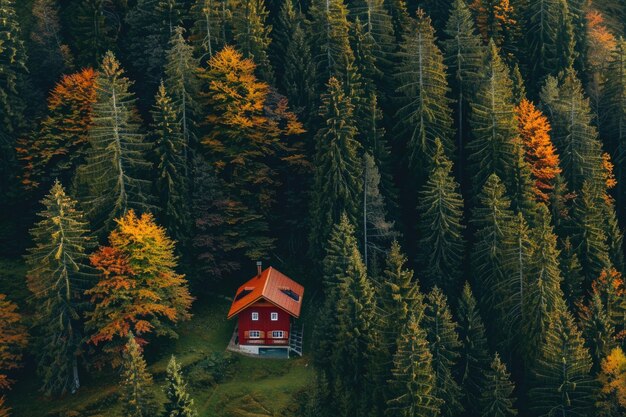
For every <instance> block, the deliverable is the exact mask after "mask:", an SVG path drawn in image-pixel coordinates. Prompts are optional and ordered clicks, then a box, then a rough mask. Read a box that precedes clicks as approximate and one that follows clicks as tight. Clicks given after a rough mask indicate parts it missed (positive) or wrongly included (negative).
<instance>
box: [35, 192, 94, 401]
mask: <svg viewBox="0 0 626 417" xmlns="http://www.w3.org/2000/svg"><path fill="white" fill-rule="evenodd" d="M42 203H43V205H44V209H43V211H41V212H40V213H39V217H41V221H39V222H38V223H37V224H36V225H35V227H34V228H33V229H31V235H32V238H33V241H34V243H35V246H34V247H33V248H32V249H30V253H29V255H28V256H27V264H28V266H29V271H28V274H27V283H28V288H29V289H30V291H31V292H32V294H33V298H34V300H35V304H34V308H35V317H34V327H35V329H34V330H35V332H34V333H35V350H34V352H35V355H36V356H37V371H38V373H39V375H40V377H41V379H42V388H41V389H42V391H43V392H45V393H46V395H63V394H65V393H66V392H68V391H70V392H72V393H74V392H76V390H78V388H79V387H80V379H79V376H78V358H79V357H80V356H81V351H82V344H83V335H82V334H81V333H82V325H81V323H80V318H81V315H82V313H83V310H84V309H85V300H84V298H83V297H82V293H83V292H84V291H85V290H86V289H88V286H87V285H86V283H85V282H86V281H87V280H88V278H87V277H88V275H87V266H86V265H87V254H86V252H87V251H89V249H90V248H91V247H92V246H93V243H92V242H91V240H90V238H89V231H88V226H87V222H86V221H85V219H84V216H83V213H81V212H80V211H79V210H78V209H77V208H76V205H77V203H76V201H74V200H72V199H71V198H70V197H69V196H67V195H66V194H65V190H64V189H63V187H62V186H61V184H60V183H59V182H58V181H57V182H55V183H54V185H53V186H52V189H51V190H50V193H49V194H48V195H47V196H46V197H45V198H44V199H43V201H42Z"/></svg>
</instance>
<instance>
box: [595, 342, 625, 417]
mask: <svg viewBox="0 0 626 417" xmlns="http://www.w3.org/2000/svg"><path fill="white" fill-rule="evenodd" d="M599 380H600V384H601V390H600V401H599V402H598V411H599V414H598V415H599V416H601V417H617V416H619V415H623V414H624V413H625V412H626V355H624V352H623V351H622V349H620V348H615V349H613V350H612V351H611V353H610V354H609V355H607V357H606V359H604V360H603V361H602V372H601V373H600V376H599Z"/></svg>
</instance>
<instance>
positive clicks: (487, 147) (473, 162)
mask: <svg viewBox="0 0 626 417" xmlns="http://www.w3.org/2000/svg"><path fill="white" fill-rule="evenodd" d="M483 71H484V72H483V82H482V83H481V86H480V88H479V90H478V92H477V93H476V98H475V100H474V102H473V103H472V104H471V116H470V126H471V128H472V136H473V139H472V140H471V141H470V142H469V144H468V151H469V157H468V158H469V162H470V170H469V172H470V173H471V175H473V177H474V181H473V183H474V191H475V192H476V193H478V192H479V191H480V190H481V189H482V187H483V185H484V184H485V182H486V181H487V179H488V177H489V175H491V174H492V173H494V174H496V175H497V176H498V177H500V179H501V180H502V181H504V182H505V184H507V186H509V185H510V181H509V179H510V175H511V171H512V167H513V165H514V163H515V158H516V155H515V152H514V142H515V139H516V137H517V122H516V120H515V111H514V103H513V93H512V84H511V79H510V77H509V70H508V69H507V67H506V64H505V63H504V62H502V58H500V53H499V51H498V48H497V47H496V45H495V44H494V43H493V42H490V44H489V48H488V50H487V58H486V61H485V63H484V70H483Z"/></svg>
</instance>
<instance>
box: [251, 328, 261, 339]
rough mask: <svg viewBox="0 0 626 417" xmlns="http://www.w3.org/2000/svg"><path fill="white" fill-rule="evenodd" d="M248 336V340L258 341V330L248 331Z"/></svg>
mask: <svg viewBox="0 0 626 417" xmlns="http://www.w3.org/2000/svg"><path fill="white" fill-rule="evenodd" d="M248 336H249V337H250V339H260V338H261V332H260V331H259V330H250V332H249V333H248Z"/></svg>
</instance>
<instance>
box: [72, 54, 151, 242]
mask: <svg viewBox="0 0 626 417" xmlns="http://www.w3.org/2000/svg"><path fill="white" fill-rule="evenodd" d="M96 84H97V85H98V89H97V96H96V102H95V103H94V105H93V125H92V126H91V127H90V129H89V145H90V146H89V151H88V154H87V159H86V164H85V165H83V166H81V167H80V170H79V173H78V185H79V187H80V188H79V190H81V194H82V195H83V200H84V205H85V208H86V212H87V215H88V216H89V218H90V219H91V221H92V224H93V225H95V226H96V229H97V230H98V232H102V231H105V232H106V231H109V230H110V229H111V228H112V227H113V220H114V219H115V218H116V217H118V216H119V215H121V214H124V213H126V212H127V210H128V209H130V208H138V209H145V208H147V207H148V205H147V200H148V194H147V191H148V189H149V186H150V183H149V181H147V180H145V179H144V178H145V176H146V171H147V170H149V169H150V164H149V162H148V161H147V160H146V159H145V151H146V150H147V149H146V148H147V146H148V145H147V144H146V143H144V139H143V135H142V134H141V133H140V129H139V123H138V121H137V116H136V115H135V113H134V112H133V108H132V102H133V95H132V93H130V91H129V89H130V86H131V83H130V81H129V80H128V78H126V77H124V72H123V70H122V68H121V67H120V64H119V62H118V61H117V60H116V59H115V56H114V55H113V54H112V53H111V52H109V53H107V55H106V56H105V58H104V60H103V61H102V65H101V67H100V71H99V72H98V77H97V79H96ZM83 189H84V191H82V190H83Z"/></svg>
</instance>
